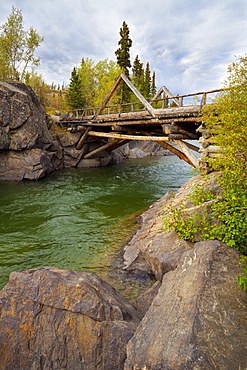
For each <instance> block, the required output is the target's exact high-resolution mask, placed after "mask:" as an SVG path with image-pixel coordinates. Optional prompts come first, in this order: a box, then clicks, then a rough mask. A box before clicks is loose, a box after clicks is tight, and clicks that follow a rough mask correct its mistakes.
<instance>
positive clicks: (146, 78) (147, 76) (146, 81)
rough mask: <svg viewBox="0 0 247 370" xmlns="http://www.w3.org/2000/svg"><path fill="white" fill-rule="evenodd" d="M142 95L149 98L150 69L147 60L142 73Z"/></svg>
mask: <svg viewBox="0 0 247 370" xmlns="http://www.w3.org/2000/svg"><path fill="white" fill-rule="evenodd" d="M143 95H144V97H145V98H146V99H147V100H149V99H150V97H151V71H150V66H149V62H147V64H146V68H145V74H144V94H143Z"/></svg>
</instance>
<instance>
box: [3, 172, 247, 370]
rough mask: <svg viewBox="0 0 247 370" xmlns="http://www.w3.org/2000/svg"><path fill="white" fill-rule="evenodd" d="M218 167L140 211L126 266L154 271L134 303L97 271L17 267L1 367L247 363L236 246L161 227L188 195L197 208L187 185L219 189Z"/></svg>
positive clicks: (173, 369)
mask: <svg viewBox="0 0 247 370" xmlns="http://www.w3.org/2000/svg"><path fill="white" fill-rule="evenodd" d="M216 176H217V175H216V174H210V176H209V177H208V178H207V179H206V180H205V179H204V178H203V177H201V176H196V177H194V178H192V179H191V180H190V181H189V182H187V183H186V184H185V185H184V186H183V187H182V188H181V189H180V190H179V191H178V192H177V193H176V194H175V195H172V194H170V193H168V194H167V195H166V196H164V197H162V198H161V199H160V200H159V201H158V202H156V203H154V204H153V205H152V206H151V207H150V208H149V209H148V210H147V211H146V212H145V213H144V214H143V215H142V218H143V224H142V227H141V229H140V230H139V231H138V232H137V234H136V235H135V236H134V237H133V238H132V240H131V242H130V243H129V244H128V245H127V246H126V247H125V248H124V266H125V270H124V274H125V273H127V272H130V274H137V275H138V273H140V275H141V274H142V273H143V271H144V274H145V275H147V273H148V274H152V275H155V276H156V279H157V281H156V282H155V283H154V285H153V286H152V287H150V288H149V289H147V290H146V291H144V292H143V293H142V294H141V295H140V296H139V297H138V298H137V299H136V301H135V302H134V304H133V306H132V305H131V304H130V303H128V302H127V301H126V300H125V299H124V298H123V297H122V296H121V295H120V294H119V293H117V292H116V290H115V289H114V288H112V287H111V286H110V285H109V284H108V283H106V282H104V281H103V280H101V279H100V278H98V277H97V276H96V275H95V274H93V273H90V272H76V271H71V270H59V269H57V268H55V267H44V268H38V269H34V270H30V271H26V272H19V273H17V272H14V273H12V274H11V276H10V281H9V283H8V284H7V285H6V287H5V288H4V289H3V290H2V291H1V292H0V358H1V368H2V369H8V370H12V369H62V368H64V369H71V370H72V369H85V370H91V369H98V370H101V369H102V370H108V369H109V370H114V369H116V370H123V369H124V370H165V369H167V370H168V369H169V370H179V369H180V370H182V369H187V370H199V369H203V370H212V369H215V370H218V369H221V370H246V368H247V346H246V338H247V320H246V311H247V295H246V292H243V291H242V290H241V288H240V287H239V286H238V284H237V277H236V275H241V273H242V271H241V265H240V263H239V262H238V259H239V252H237V251H236V250H234V249H232V248H230V247H229V246H227V245H225V244H223V243H221V242H219V241H217V240H215V241H203V242H197V243H195V244H194V243H188V242H186V241H183V240H181V239H180V238H179V237H178V235H176V233H175V231H171V232H167V231H165V230H163V215H164V211H165V209H166V207H167V206H168V205H170V206H172V207H179V205H180V204H181V202H184V203H185V205H186V207H187V211H188V212H190V211H191V210H194V208H195V207H194V205H193V203H192V202H191V200H190V199H189V198H188V197H187V195H188V194H191V192H192V191H193V188H195V187H196V186H197V185H198V184H203V185H204V186H205V187H207V188H209V189H211V190H212V191H214V192H215V193H216V194H218V193H219V192H220V189H218V187H217V181H216ZM202 206H203V205H202ZM197 237H198V238H199V236H198V235H197ZM140 319H142V320H141V321H140Z"/></svg>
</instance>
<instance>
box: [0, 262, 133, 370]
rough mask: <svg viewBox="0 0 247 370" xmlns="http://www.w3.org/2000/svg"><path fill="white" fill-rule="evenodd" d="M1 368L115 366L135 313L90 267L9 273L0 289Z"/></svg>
mask: <svg viewBox="0 0 247 370" xmlns="http://www.w3.org/2000/svg"><path fill="white" fill-rule="evenodd" d="M0 313H1V319H0V358H1V369H9V370H10V369H11V370H13V369H23V370H24V369H37V370H38V369H71V370H74V369H83V370H95V369H99V370H114V369H116V370H119V369H122V368H123V364H124V360H125V358H126V344H127V342H128V341H129V339H130V338H131V337H132V335H133V333H134V331H135V329H136V327H137V325H138V323H139V321H140V320H139V317H138V315H137V311H136V310H135V309H134V307H133V306H132V305H131V304H130V303H128V302H127V301H126V300H125V299H124V298H123V297H122V296H121V295H120V294H119V293H117V291H116V290H115V289H114V288H112V287H111V286H110V285H109V284H108V283H106V282H105V281H103V280H101V279H100V278H98V277H97V276H96V275H95V274H93V273H91V272H75V271H72V270H59V269H57V268H54V267H43V268H38V269H34V270H29V271H26V272H18V273H17V272H13V273H12V274H11V275H10V280H9V283H8V284H7V285H6V286H5V288H4V289H3V290H2V291H1V292H0Z"/></svg>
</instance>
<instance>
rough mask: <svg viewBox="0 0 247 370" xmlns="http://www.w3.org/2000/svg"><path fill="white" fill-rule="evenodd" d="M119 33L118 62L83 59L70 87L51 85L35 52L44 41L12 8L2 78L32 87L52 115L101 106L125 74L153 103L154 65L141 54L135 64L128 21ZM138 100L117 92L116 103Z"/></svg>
mask: <svg viewBox="0 0 247 370" xmlns="http://www.w3.org/2000/svg"><path fill="white" fill-rule="evenodd" d="M119 34H120V39H119V42H118V48H117V50H116V51H115V55H116V61H113V60H109V59H108V58H106V59H104V60H100V61H97V62H96V61H95V60H93V59H91V58H89V57H82V59H81V63H80V65H79V66H74V67H73V68H72V71H71V77H70V82H69V84H68V86H67V85H66V84H63V85H62V86H60V85H57V84H55V83H54V82H53V83H52V84H51V85H48V84H47V83H46V82H45V81H44V79H43V76H42V74H39V73H37V71H36V69H35V67H37V66H38V65H39V64H40V58H37V57H36V56H35V52H36V49H37V48H38V47H39V46H40V45H41V43H42V42H43V41H44V38H43V37H42V36H40V35H39V34H38V33H37V31H36V30H35V29H34V28H33V27H30V29H29V30H25V29H24V20H23V15H22V11H21V10H20V9H18V8H15V7H14V6H12V11H11V13H10V15H9V17H8V19H7V21H6V23H4V24H3V25H0V79H2V80H7V81H20V82H23V83H25V84H27V85H29V86H31V87H32V89H33V90H34V92H35V93H36V95H38V97H39V98H40V101H41V103H42V105H43V106H44V107H45V109H46V111H47V113H50V114H54V113H55V112H56V111H59V112H60V113H63V112H66V111H68V110H72V109H76V108H77V109H78V108H87V107H97V106H100V105H101V104H102V102H103V101H104V99H105V97H106V96H107V94H108V92H109V91H110V89H111V87H112V85H113V84H114V82H115V81H116V79H117V77H118V76H119V74H120V73H121V72H124V73H125V74H126V75H127V76H128V78H130V79H131V81H132V83H133V84H134V85H135V86H136V87H137V89H138V90H139V91H140V92H141V93H142V95H143V96H144V97H145V98H146V99H147V100H149V99H151V98H152V96H154V95H155V92H156V86H155V72H151V69H150V63H149V62H146V63H145V64H144V63H142V62H141V61H140V59H139V56H138V55H136V57H135V59H134V61H133V63H132V62H131V60H130V48H131V46H132V40H131V38H130V30H129V27H128V25H127V23H126V22H125V21H124V22H123V24H122V27H121V28H120V31H119ZM135 100H136V98H135V97H134V96H133V94H131V93H130V91H129V90H128V88H127V89H126V86H122V87H120V88H119V90H118V91H117V92H116V94H115V96H114V99H113V100H112V104H118V103H128V102H132V101H135Z"/></svg>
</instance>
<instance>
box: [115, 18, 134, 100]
mask: <svg viewBox="0 0 247 370" xmlns="http://www.w3.org/2000/svg"><path fill="white" fill-rule="evenodd" d="M119 34H120V36H121V39H120V40H119V41H118V45H119V48H118V49H117V50H116V51H115V54H116V56H117V64H118V65H119V67H120V68H121V70H122V72H123V73H125V74H126V76H127V77H128V78H129V77H130V76H129V68H131V62H130V48H131V46H132V40H131V39H130V37H129V27H128V25H127V23H126V22H125V21H124V22H123V26H122V28H120V32H119ZM120 94H121V103H122V104H124V103H129V101H130V99H131V93H130V90H129V88H128V86H127V85H126V84H125V83H124V82H122V83H121V93H120Z"/></svg>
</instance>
